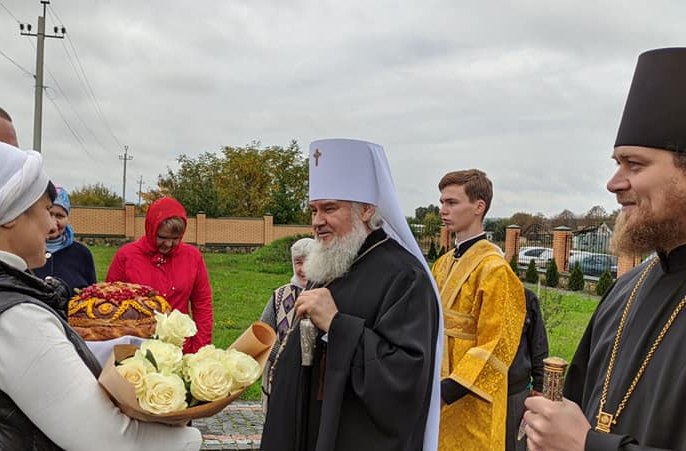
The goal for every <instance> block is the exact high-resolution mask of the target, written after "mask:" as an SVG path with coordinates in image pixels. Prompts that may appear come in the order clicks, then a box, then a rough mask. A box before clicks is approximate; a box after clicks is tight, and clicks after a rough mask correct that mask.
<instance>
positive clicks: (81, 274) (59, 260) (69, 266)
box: [34, 187, 96, 292]
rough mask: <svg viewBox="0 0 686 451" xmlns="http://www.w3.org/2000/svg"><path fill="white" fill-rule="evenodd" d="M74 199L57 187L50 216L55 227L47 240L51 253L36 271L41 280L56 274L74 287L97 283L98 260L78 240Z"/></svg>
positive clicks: (73, 288) (64, 190)
mask: <svg viewBox="0 0 686 451" xmlns="http://www.w3.org/2000/svg"><path fill="white" fill-rule="evenodd" d="M70 212H71V202H70V201H69V193H67V190H66V189H64V188H61V187H57V197H56V198H55V200H54V202H53V203H52V207H50V216H51V217H52V218H53V220H54V221H55V227H54V228H53V229H52V230H51V231H50V235H48V240H47V243H46V244H47V248H48V252H49V255H48V256H47V262H46V263H45V265H44V266H42V267H40V268H36V269H35V270H34V273H35V274H36V276H38V277H40V278H41V279H45V278H46V277H48V276H50V277H55V278H58V279H60V280H61V281H63V282H64V283H66V284H67V285H68V286H69V288H71V290H72V292H73V290H75V289H77V288H84V287H87V286H88V285H92V284H94V283H95V282H96V276H95V263H94V262H93V254H91V251H90V250H89V249H88V248H87V247H86V246H84V245H83V244H81V243H79V242H78V241H75V240H74V229H72V227H71V224H69V213H70Z"/></svg>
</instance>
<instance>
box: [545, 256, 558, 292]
mask: <svg viewBox="0 0 686 451" xmlns="http://www.w3.org/2000/svg"><path fill="white" fill-rule="evenodd" d="M559 283H560V272H559V271H558V270H557V263H555V259H551V260H550V261H549V262H548V267H547V268H546V271H545V284H546V285H548V286H549V287H556V286H557V285H558V284H559Z"/></svg>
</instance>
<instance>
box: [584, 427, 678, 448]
mask: <svg viewBox="0 0 686 451" xmlns="http://www.w3.org/2000/svg"><path fill="white" fill-rule="evenodd" d="M584 450H585V451H669V449H668V448H653V447H651V446H641V445H639V444H637V443H636V440H635V439H633V438H632V437H630V436H628V435H617V434H604V433H602V432H596V431H594V430H590V431H588V434H587V435H586V446H585V447H584Z"/></svg>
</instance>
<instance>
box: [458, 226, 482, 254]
mask: <svg viewBox="0 0 686 451" xmlns="http://www.w3.org/2000/svg"><path fill="white" fill-rule="evenodd" d="M481 235H486V231H485V230H484V231H483V232H479V233H477V234H476V235H474V236H470V237H469V238H466V239H464V240H462V241H460V242H458V241H457V240H455V249H459V248H460V245H461V244H462V243H466V242H467V241H469V240H473V239H474V238H476V237H478V236H481Z"/></svg>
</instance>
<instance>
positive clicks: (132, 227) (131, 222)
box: [124, 203, 136, 240]
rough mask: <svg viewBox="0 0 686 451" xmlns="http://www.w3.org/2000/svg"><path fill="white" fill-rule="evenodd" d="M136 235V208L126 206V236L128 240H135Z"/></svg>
mask: <svg viewBox="0 0 686 451" xmlns="http://www.w3.org/2000/svg"><path fill="white" fill-rule="evenodd" d="M135 234H136V206H135V205H134V204H128V203H127V204H126V205H125V206H124V236H125V237H126V239H127V240H133V239H134V235H135Z"/></svg>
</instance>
